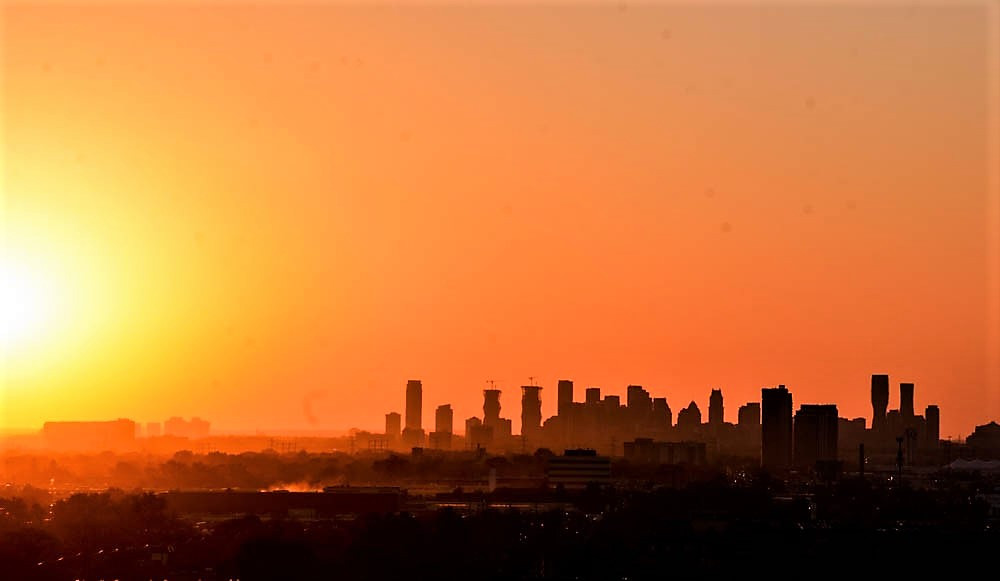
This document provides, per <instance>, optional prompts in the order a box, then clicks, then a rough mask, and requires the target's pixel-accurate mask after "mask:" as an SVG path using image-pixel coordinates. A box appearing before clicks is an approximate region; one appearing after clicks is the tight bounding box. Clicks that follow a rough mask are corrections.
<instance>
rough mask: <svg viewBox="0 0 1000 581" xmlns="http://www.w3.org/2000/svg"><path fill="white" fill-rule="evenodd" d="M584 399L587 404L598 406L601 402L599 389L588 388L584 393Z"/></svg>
mask: <svg viewBox="0 0 1000 581" xmlns="http://www.w3.org/2000/svg"><path fill="white" fill-rule="evenodd" d="M584 394H585V397H586V400H585V401H586V402H587V403H589V404H598V403H600V402H601V388H599V387H588V388H587V390H586V391H585V392H584Z"/></svg>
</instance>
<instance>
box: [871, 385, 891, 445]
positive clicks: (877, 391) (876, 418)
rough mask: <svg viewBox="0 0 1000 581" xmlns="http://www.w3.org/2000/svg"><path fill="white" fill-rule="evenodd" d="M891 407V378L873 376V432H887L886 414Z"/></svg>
mask: <svg viewBox="0 0 1000 581" xmlns="http://www.w3.org/2000/svg"><path fill="white" fill-rule="evenodd" d="M888 407H889V376H888V375H882V374H876V375H872V430H873V431H876V432H881V431H883V430H885V427H886V425H885V414H886V409H888Z"/></svg>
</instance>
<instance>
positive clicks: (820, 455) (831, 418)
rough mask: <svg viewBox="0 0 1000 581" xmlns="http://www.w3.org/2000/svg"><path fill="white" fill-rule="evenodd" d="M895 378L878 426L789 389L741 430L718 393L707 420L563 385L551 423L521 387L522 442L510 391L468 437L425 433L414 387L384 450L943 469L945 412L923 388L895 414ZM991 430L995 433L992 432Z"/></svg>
mask: <svg viewBox="0 0 1000 581" xmlns="http://www.w3.org/2000/svg"><path fill="white" fill-rule="evenodd" d="M889 392H890V383H889V376H888V375H873V376H872V381H871V398H872V419H871V427H869V426H868V423H867V421H866V419H865V418H852V419H848V418H842V417H840V415H839V413H838V409H837V406H836V405H835V404H802V405H800V406H799V407H798V409H795V406H794V404H793V399H792V392H791V391H789V389H788V388H787V387H785V386H784V385H779V386H777V387H765V388H763V389H761V399H760V401H759V402H757V401H752V402H747V403H745V404H743V405H741V406H739V408H738V411H737V414H736V416H737V422H736V423H735V424H733V423H731V422H727V421H726V419H725V400H724V398H723V393H722V390H721V389H713V390H711V393H710V395H709V399H708V417H707V421H704V419H703V416H702V412H701V409H700V408H699V407H698V404H697V403H695V402H693V401H692V402H690V403H689V404H688V405H687V406H686V407H684V408H682V409H680V410H679V411H678V412H677V417H676V422H675V421H674V414H673V411H672V410H671V408H670V405H669V404H668V403H667V399H666V398H664V397H652V396H651V395H650V393H649V392H648V391H647V390H646V389H645V388H643V387H642V386H640V385H629V386H628V387H627V388H626V391H625V402H624V403H623V402H622V401H621V397H620V396H618V395H613V394H602V392H601V388H599V387H587V388H586V389H585V390H584V394H583V401H577V400H576V398H575V393H574V385H573V382H572V381H570V380H567V379H563V380H559V382H558V383H557V385H556V398H557V411H556V415H554V416H552V417H549V418H545V419H543V417H542V388H541V387H540V386H538V385H525V386H522V387H521V433H520V434H514V433H513V431H512V429H511V425H512V422H511V420H510V418H505V417H503V416H502V406H501V394H502V392H501V390H499V389H497V388H496V387H495V386H493V385H491V386H490V388H489V389H485V390H484V391H483V415H482V416H481V417H471V418H468V419H467V420H465V434H464V437H460V436H457V435H455V434H454V432H453V421H452V418H453V412H452V409H451V406H450V405H442V406H440V407H438V408H437V410H436V412H435V422H434V431H433V432H430V433H429V434H425V432H424V429H423V426H422V424H421V409H422V405H423V404H422V398H423V386H422V384H421V382H420V381H419V380H410V381H409V382H407V384H406V410H405V417H406V424H405V427H404V428H403V429H402V431H400V415H399V414H398V413H395V412H392V413H389V414H386V424H385V426H386V427H385V435H384V438H385V439H384V442H383V444H384V447H385V448H388V449H399V450H407V449H413V448H423V447H427V448H432V449H440V450H451V449H482V450H488V451H490V452H533V451H535V450H538V449H548V450H551V451H554V452H556V453H559V452H561V451H563V450H573V449H591V450H595V451H597V452H599V453H601V454H603V455H607V456H625V457H626V458H632V459H635V460H637V461H644V462H651V463H666V464H675V463H677V464H679V463H693V464H699V463H705V462H706V461H708V460H709V459H711V458H712V457H719V456H743V457H747V456H749V457H758V458H759V459H760V464H761V466H763V467H764V468H767V469H769V470H772V471H782V470H790V469H809V470H813V469H816V470H840V468H841V465H842V463H843V462H844V461H846V460H850V461H851V462H854V461H855V459H857V461H858V462H859V464H858V466H859V467H858V469H859V470H864V466H863V465H864V464H865V463H866V462H868V461H871V460H874V461H876V462H878V463H881V464H894V463H905V464H907V465H909V464H914V463H919V462H922V461H925V460H934V461H936V460H940V457H939V456H940V450H941V448H942V446H941V442H940V421H941V416H940V410H939V409H938V407H937V406H936V405H928V406H927V407H926V408H925V410H924V414H923V415H917V414H916V413H915V411H914V409H915V408H914V384H913V383H900V384H899V391H898V394H899V408H898V409H893V410H889V409H888V407H889V399H890V397H889V396H890V393H889ZM984 428H986V427H985V426H984Z"/></svg>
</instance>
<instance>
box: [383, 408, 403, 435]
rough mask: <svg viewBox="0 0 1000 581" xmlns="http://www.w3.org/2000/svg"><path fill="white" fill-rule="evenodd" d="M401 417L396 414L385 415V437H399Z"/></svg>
mask: <svg viewBox="0 0 1000 581" xmlns="http://www.w3.org/2000/svg"><path fill="white" fill-rule="evenodd" d="M402 420H403V418H402V416H400V415H399V413H398V412H389V413H387V414H385V435H386V436H388V437H390V438H395V437H399V434H400V432H401V431H402Z"/></svg>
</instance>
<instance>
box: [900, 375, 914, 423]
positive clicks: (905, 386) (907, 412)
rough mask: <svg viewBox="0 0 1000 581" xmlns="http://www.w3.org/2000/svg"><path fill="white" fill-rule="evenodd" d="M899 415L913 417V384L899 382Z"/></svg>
mask: <svg viewBox="0 0 1000 581" xmlns="http://www.w3.org/2000/svg"><path fill="white" fill-rule="evenodd" d="M899 415H900V416H902V417H903V418H912V417H913V384H912V383H900V384H899Z"/></svg>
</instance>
